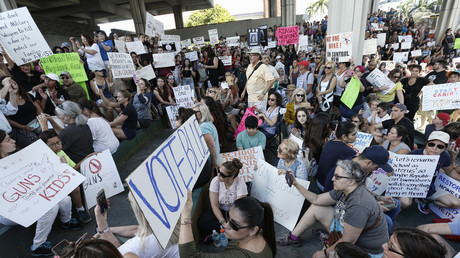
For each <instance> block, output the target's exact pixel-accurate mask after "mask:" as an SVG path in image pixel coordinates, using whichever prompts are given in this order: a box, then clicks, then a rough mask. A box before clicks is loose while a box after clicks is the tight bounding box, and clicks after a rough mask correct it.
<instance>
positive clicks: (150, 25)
mask: <svg viewBox="0 0 460 258" xmlns="http://www.w3.org/2000/svg"><path fill="white" fill-rule="evenodd" d="M145 35H148V36H150V37H162V36H164V35H165V31H164V26H163V23H162V22H160V21H159V20H156V19H155V18H153V15H151V14H150V13H149V12H146V13H145Z"/></svg>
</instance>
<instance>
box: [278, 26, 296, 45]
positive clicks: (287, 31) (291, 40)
mask: <svg viewBox="0 0 460 258" xmlns="http://www.w3.org/2000/svg"><path fill="white" fill-rule="evenodd" d="M276 37H277V39H278V45H279V46H281V45H292V44H299V26H292V27H278V29H276Z"/></svg>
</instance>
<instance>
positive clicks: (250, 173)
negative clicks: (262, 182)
mask: <svg viewBox="0 0 460 258" xmlns="http://www.w3.org/2000/svg"><path fill="white" fill-rule="evenodd" d="M234 158H238V159H239V160H240V161H241V163H243V168H241V169H240V174H239V175H238V177H239V179H240V180H243V181H244V182H246V183H247V182H252V180H254V165H255V164H257V160H259V159H263V160H264V159H265V157H264V152H263V150H262V147H260V146H257V147H254V148H251V149H246V150H240V151H234V152H227V153H221V154H220V160H221V161H222V163H223V162H225V161H232V160H233V159H234Z"/></svg>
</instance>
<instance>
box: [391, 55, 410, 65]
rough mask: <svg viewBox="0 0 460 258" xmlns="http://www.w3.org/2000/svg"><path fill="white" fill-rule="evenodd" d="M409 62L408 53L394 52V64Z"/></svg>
mask: <svg viewBox="0 0 460 258" xmlns="http://www.w3.org/2000/svg"><path fill="white" fill-rule="evenodd" d="M407 60H409V52H394V53H393V61H394V62H395V63H402V62H407Z"/></svg>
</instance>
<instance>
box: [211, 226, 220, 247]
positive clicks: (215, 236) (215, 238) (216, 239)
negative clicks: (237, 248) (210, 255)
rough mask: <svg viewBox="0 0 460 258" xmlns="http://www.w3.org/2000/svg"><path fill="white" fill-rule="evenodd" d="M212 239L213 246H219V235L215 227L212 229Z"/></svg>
mask: <svg viewBox="0 0 460 258" xmlns="http://www.w3.org/2000/svg"><path fill="white" fill-rule="evenodd" d="M212 240H213V241H214V246H215V247H220V237H219V234H218V233H217V231H216V230H215V229H214V230H213V231H212Z"/></svg>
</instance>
